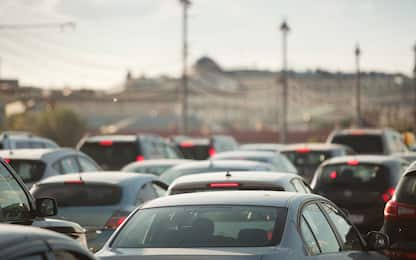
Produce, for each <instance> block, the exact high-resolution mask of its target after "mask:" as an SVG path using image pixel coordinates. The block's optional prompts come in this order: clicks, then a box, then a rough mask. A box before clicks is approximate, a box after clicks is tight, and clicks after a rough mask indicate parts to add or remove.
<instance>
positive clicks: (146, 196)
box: [136, 183, 158, 205]
mask: <svg viewBox="0 0 416 260" xmlns="http://www.w3.org/2000/svg"><path fill="white" fill-rule="evenodd" d="M157 197H158V196H157V194H156V191H155V190H154V189H153V187H152V184H151V183H146V184H144V185H143V186H142V188H141V189H140V190H139V192H138V193H137V200H136V205H140V204H142V203H145V202H146V201H149V200H152V199H155V198H157Z"/></svg>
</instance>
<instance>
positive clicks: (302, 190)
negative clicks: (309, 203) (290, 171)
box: [292, 179, 309, 193]
mask: <svg viewBox="0 0 416 260" xmlns="http://www.w3.org/2000/svg"><path fill="white" fill-rule="evenodd" d="M292 185H293V188H295V191H296V192H299V193H309V192H308V191H307V190H306V189H305V187H304V185H303V183H302V182H301V181H300V180H299V179H293V180H292Z"/></svg>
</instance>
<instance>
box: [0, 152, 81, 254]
mask: <svg viewBox="0 0 416 260" xmlns="http://www.w3.org/2000/svg"><path fill="white" fill-rule="evenodd" d="M0 206H1V217H0V223H9V224H20V225H27V226H35V227H41V228H45V229H49V230H53V231H57V232H59V233H62V234H65V235H68V236H70V237H72V238H74V239H76V240H78V241H79V242H80V243H81V244H83V245H85V247H86V246H87V244H86V237H85V229H84V228H82V227H81V226H80V225H78V224H77V223H74V222H70V221H65V220H53V219H48V218H46V217H51V216H54V215H56V214H57V211H58V208H57V205H56V202H55V200H54V199H52V198H47V197H39V198H36V199H35V198H34V197H32V195H31V194H30V193H29V191H28V190H27V188H26V186H25V184H24V183H23V181H22V179H21V178H20V177H18V175H17V174H16V173H15V172H14V170H13V169H12V168H11V167H10V165H8V164H7V163H5V162H4V161H3V159H0Z"/></svg>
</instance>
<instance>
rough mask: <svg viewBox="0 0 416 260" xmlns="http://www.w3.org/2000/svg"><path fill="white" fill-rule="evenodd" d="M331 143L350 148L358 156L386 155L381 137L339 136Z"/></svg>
mask: <svg viewBox="0 0 416 260" xmlns="http://www.w3.org/2000/svg"><path fill="white" fill-rule="evenodd" d="M331 142H332V143H335V144H343V145H346V146H349V147H351V148H352V149H353V150H354V151H355V152H356V153H357V154H384V148H383V138H382V136H381V135H369V134H362V135H337V136H334V138H333V139H332V141H331Z"/></svg>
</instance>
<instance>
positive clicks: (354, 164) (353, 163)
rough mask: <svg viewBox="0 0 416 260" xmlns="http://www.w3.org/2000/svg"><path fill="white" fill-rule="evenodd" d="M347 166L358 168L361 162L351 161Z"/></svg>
mask: <svg viewBox="0 0 416 260" xmlns="http://www.w3.org/2000/svg"><path fill="white" fill-rule="evenodd" d="M347 164H348V165H350V166H357V165H359V164H360V162H359V161H358V160H349V161H348V162H347Z"/></svg>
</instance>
